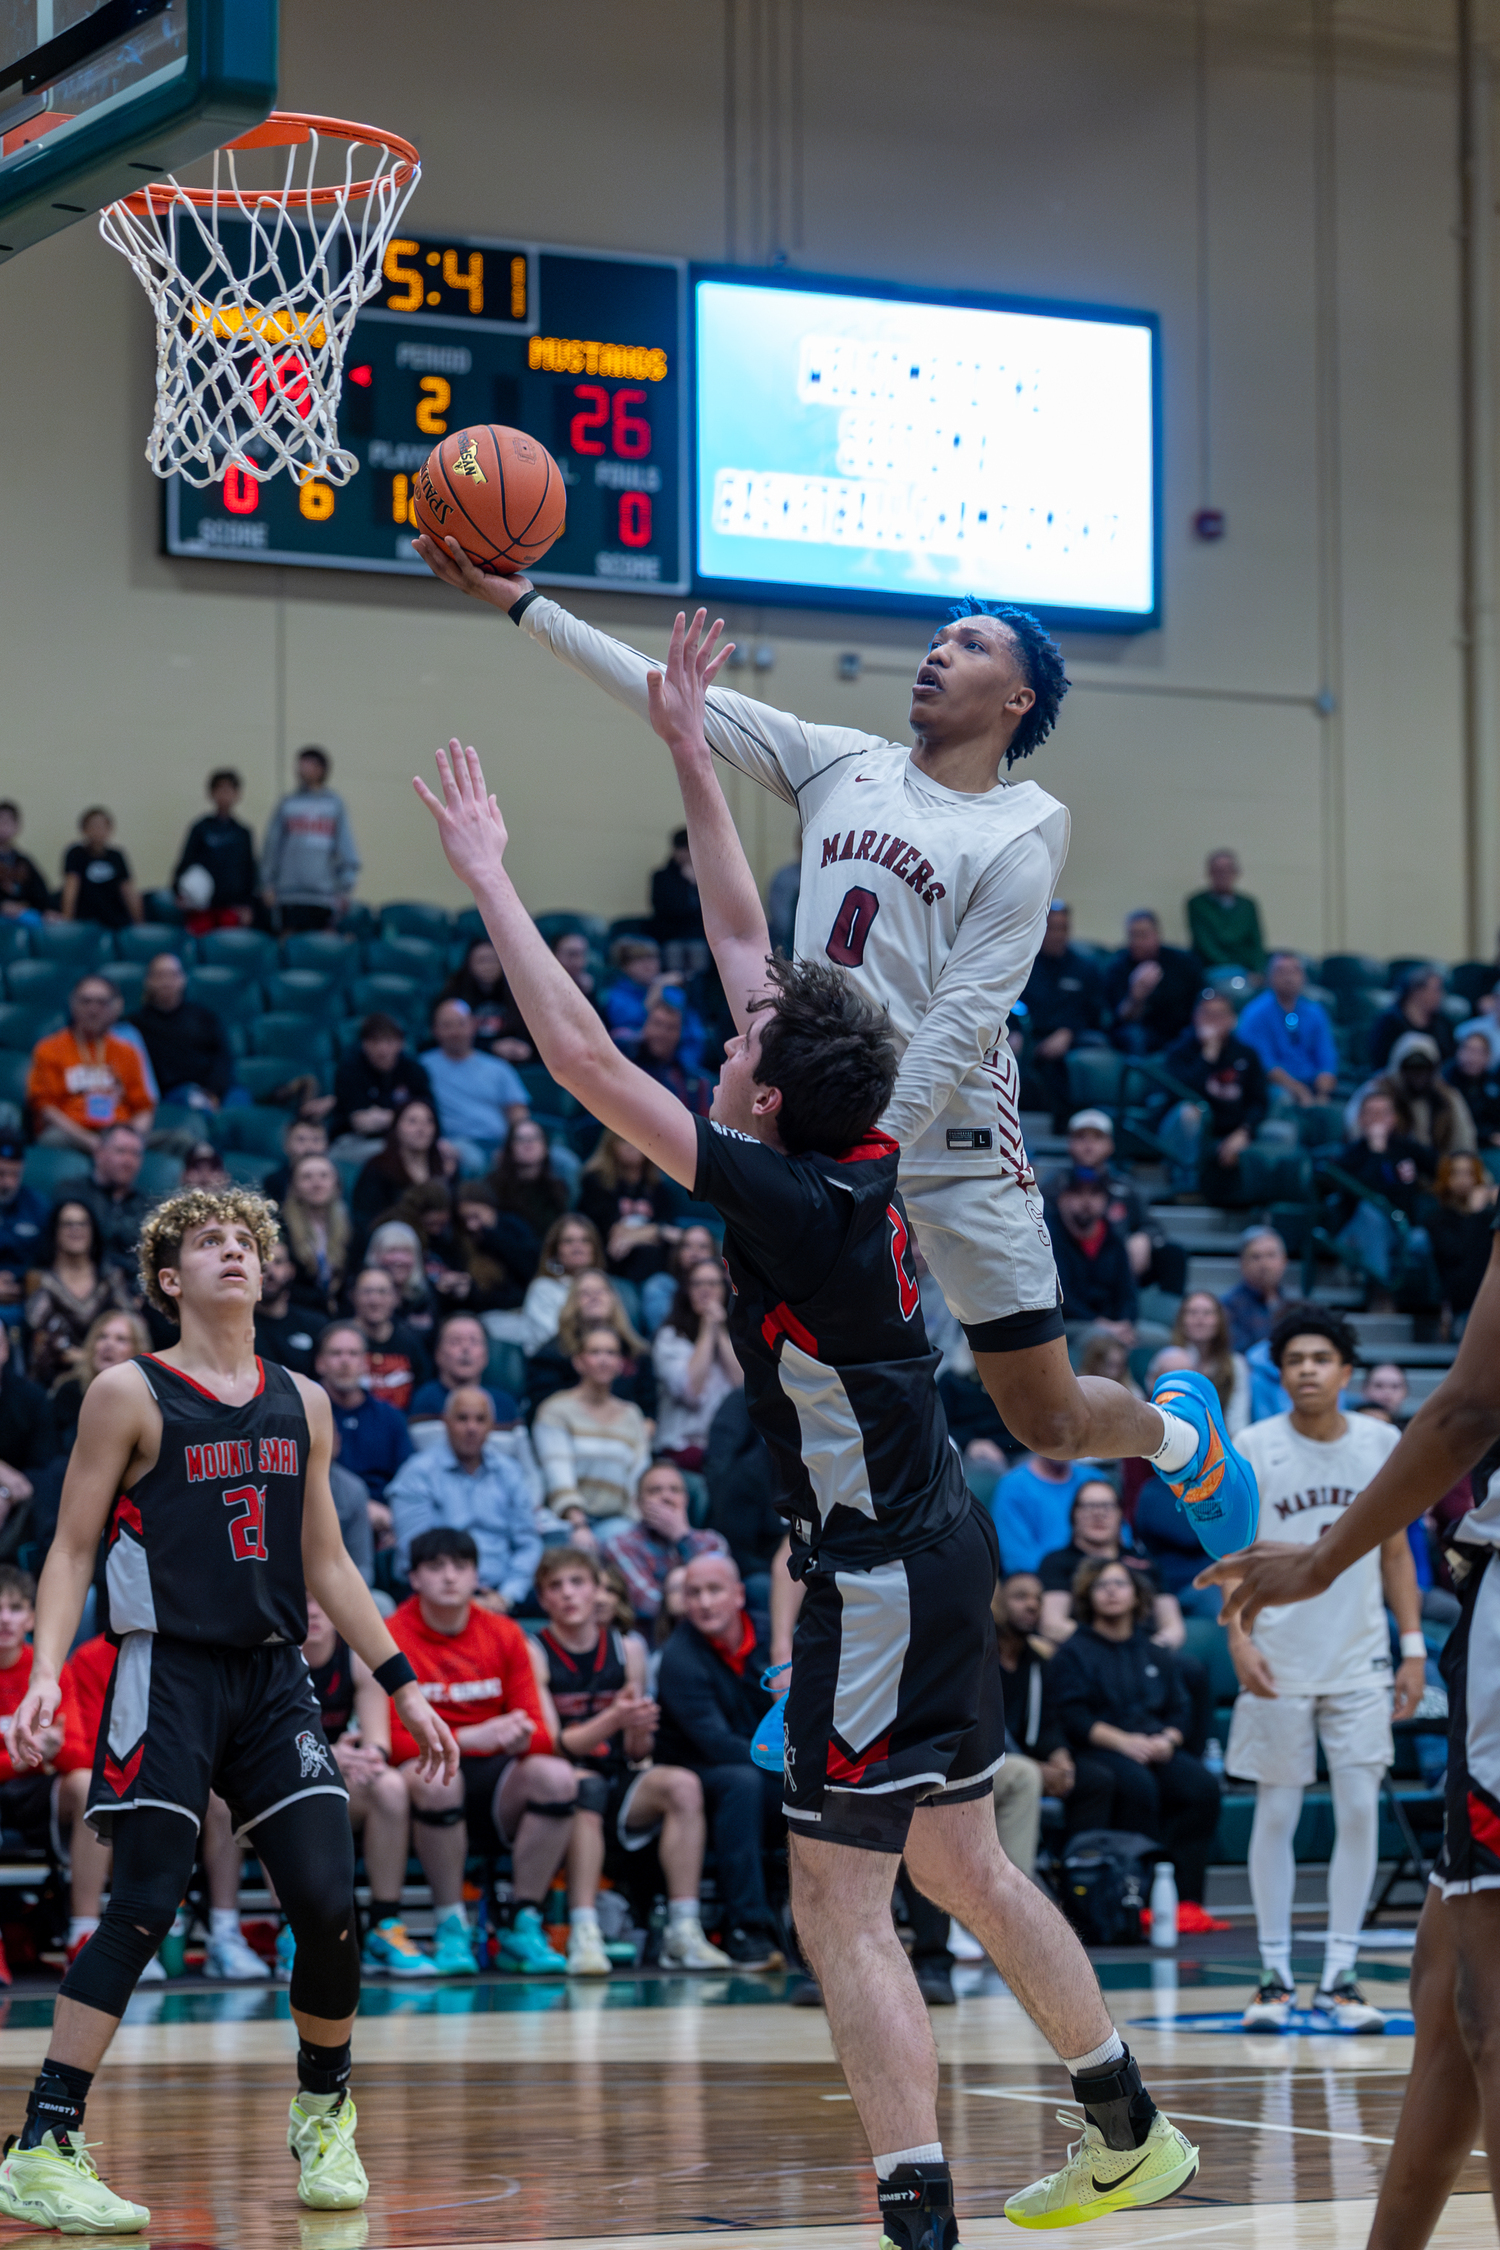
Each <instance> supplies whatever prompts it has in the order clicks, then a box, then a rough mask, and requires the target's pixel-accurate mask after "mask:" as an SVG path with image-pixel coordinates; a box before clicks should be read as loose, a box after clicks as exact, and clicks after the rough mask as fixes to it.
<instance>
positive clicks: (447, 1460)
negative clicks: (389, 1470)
mask: <svg viewBox="0 0 1500 2250" xmlns="http://www.w3.org/2000/svg"><path fill="white" fill-rule="evenodd" d="M494 1427H495V1409H494V1404H493V1401H492V1400H491V1398H490V1394H489V1392H488V1391H486V1390H483V1389H481V1387H480V1386H479V1384H477V1383H467V1384H460V1385H459V1386H458V1387H457V1388H455V1389H454V1390H451V1391H449V1393H448V1395H447V1398H446V1400H445V1402H444V1406H443V1436H442V1439H441V1440H440V1442H439V1443H438V1444H436V1445H428V1446H424V1447H423V1448H422V1450H421V1452H420V1453H414V1454H412V1456H411V1458H410V1459H409V1460H407V1461H404V1462H403V1463H402V1464H401V1467H400V1468H399V1469H398V1470H397V1472H396V1474H395V1476H394V1477H392V1479H391V1481H390V1483H389V1485H388V1486H387V1487H386V1495H385V1497H386V1501H387V1504H388V1506H389V1508H390V1511H391V1516H392V1522H393V1528H394V1531H395V1534H396V1569H397V1571H398V1573H399V1574H400V1575H401V1576H402V1577H403V1578H404V1577H405V1576H406V1574H407V1566H408V1562H409V1559H410V1555H411V1545H412V1541H413V1540H414V1539H416V1538H418V1537H419V1536H420V1535H421V1533H422V1532H424V1531H430V1530H432V1529H434V1528H435V1527H437V1526H444V1527H446V1528H447V1529H449V1530H454V1531H467V1532H468V1534H469V1536H470V1538H471V1539H472V1540H473V1541H474V1546H475V1550H476V1552H477V1555H478V1570H479V1582H478V1586H477V1588H476V1591H475V1594H474V1599H475V1600H476V1601H477V1602H480V1603H482V1604H483V1606H484V1607H485V1608H486V1609H495V1610H502V1611H503V1610H510V1609H515V1608H516V1607H517V1606H518V1605H519V1604H520V1603H521V1602H523V1601H524V1600H525V1599H526V1596H527V1595H528V1594H529V1593H530V1591H531V1581H532V1579H533V1578H534V1577H535V1575H536V1566H537V1564H538V1562H539V1561H540V1560H541V1553H542V1535H541V1533H540V1531H538V1529H537V1526H536V1509H535V1506H534V1505H533V1502H532V1498H531V1494H530V1493H529V1492H528V1490H527V1488H526V1484H525V1481H524V1479H523V1478H522V1476H521V1474H520V1471H519V1470H518V1469H517V1468H516V1466H515V1464H514V1462H512V1461H510V1460H507V1459H506V1457H505V1456H504V1455H503V1454H501V1453H498V1452H497V1453H495V1454H494V1455H491V1454H490V1453H488V1452H487V1450H486V1448H487V1446H488V1442H489V1439H490V1436H491V1434H492V1432H493V1430H494Z"/></svg>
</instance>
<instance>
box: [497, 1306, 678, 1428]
mask: <svg viewBox="0 0 1500 2250" xmlns="http://www.w3.org/2000/svg"><path fill="white" fill-rule="evenodd" d="M589 1328H612V1329H613V1330H614V1332H615V1334H616V1336H617V1337H618V1338H619V1342H620V1350H621V1352H622V1353H623V1355H624V1358H623V1362H622V1364H621V1368H620V1372H619V1374H618V1375H617V1376H616V1378H615V1384H614V1393H615V1397H616V1398H623V1399H628V1400H630V1401H631V1403H632V1404H633V1405H635V1406H638V1407H639V1408H640V1410H641V1412H642V1414H644V1415H645V1416H646V1419H647V1420H648V1421H653V1420H654V1418H655V1415H656V1372H655V1369H654V1368H653V1367H652V1364H651V1347H650V1345H649V1344H648V1343H647V1342H646V1339H645V1338H644V1336H642V1335H640V1334H639V1333H638V1332H637V1330H636V1327H635V1324H634V1322H633V1321H632V1320H631V1317H630V1314H629V1312H628V1311H627V1309H626V1305H625V1300H624V1298H623V1297H622V1296H621V1294H620V1291H619V1290H618V1289H616V1287H615V1285H614V1283H613V1282H612V1281H610V1280H608V1279H607V1277H606V1276H605V1275H604V1274H602V1273H594V1272H589V1273H581V1274H579V1275H578V1277H577V1279H576V1280H575V1281H574V1282H573V1285H572V1287H571V1288H570V1289H569V1291H568V1296H567V1301H566V1303H565V1304H564V1306H563V1309H562V1311H561V1312H560V1313H559V1314H558V1316H557V1334H556V1335H555V1336H554V1337H553V1338H552V1340H551V1342H550V1343H547V1344H543V1346H542V1348H541V1350H540V1351H537V1352H533V1353H532V1355H531V1357H530V1359H528V1361H527V1362H526V1397H527V1400H528V1401H529V1403H530V1405H531V1406H532V1408H533V1409H535V1408H536V1407H538V1406H540V1405H541V1403H542V1401H543V1399H548V1398H551V1397H552V1396H553V1394H554V1392H557V1391H560V1390H565V1389H566V1388H567V1387H568V1385H569V1384H570V1383H571V1382H572V1381H573V1378H574V1373H575V1370H574V1366H573V1360H574V1355H575V1354H576V1353H578V1352H580V1351H581V1350H582V1349H583V1337H584V1331H585V1330H586V1329H589Z"/></svg>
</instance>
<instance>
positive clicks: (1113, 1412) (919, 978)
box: [414, 534, 1253, 1554]
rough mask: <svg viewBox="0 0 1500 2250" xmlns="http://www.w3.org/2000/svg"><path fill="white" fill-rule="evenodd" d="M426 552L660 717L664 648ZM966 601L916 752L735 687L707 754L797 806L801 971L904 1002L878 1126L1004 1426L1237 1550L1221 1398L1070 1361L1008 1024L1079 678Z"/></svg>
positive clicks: (947, 631)
mask: <svg viewBox="0 0 1500 2250" xmlns="http://www.w3.org/2000/svg"><path fill="white" fill-rule="evenodd" d="M414 544H415V547H416V551H417V553H418V554H419V555H421V557H422V559H423V560H424V562H426V564H427V566H428V568H429V569H430V570H431V571H432V572H433V573H434V575H435V576H437V577H439V578H441V579H442V580H443V581H444V582H445V583H446V584H448V585H450V586H454V587H456V588H458V589H459V591H460V592H463V593H466V594H470V595H472V596H473V597H474V598H475V599H476V600H480V601H487V602H489V603H490V604H491V605H492V606H493V607H494V608H496V609H498V610H500V611H501V612H503V613H504V614H506V615H508V616H510V617H511V618H512V619H513V620H514V622H515V623H516V624H517V625H518V626H519V627H520V629H521V631H522V633H523V634H525V636H526V637H527V639H528V640H529V641H532V642H534V643H536V644H537V645H538V646H540V647H542V648H545V649H547V650H548V651H550V653H551V654H552V655H554V656H556V657H558V658H559V659H560V660H561V661H562V662H563V663H565V664H567V665H569V666H571V667H572V669H573V670H574V671H577V672H581V673H582V674H583V675H584V677H585V678H586V679H590V680H593V681H594V682H595V684H596V685H597V686H599V687H602V688H603V689H604V690H605V691H606V693H608V694H610V695H612V696H614V697H615V698H616V699H617V700H618V701H620V702H622V703H624V704H626V705H628V706H629V708H630V709H631V710H633V711H636V712H638V713H639V714H640V716H641V718H642V719H647V718H648V715H649V705H648V691H647V685H646V683H647V678H648V675H649V673H650V672H651V670H652V668H653V667H652V665H651V662H650V659H649V658H647V657H645V656H643V655H641V654H640V653H639V651H637V650H635V649H632V648H629V647H627V646H626V644H625V643H624V642H623V641H617V640H614V639H612V638H611V637H610V636H609V635H608V634H607V633H600V632H597V631H596V630H595V629H594V627H593V626H591V625H585V624H584V623H583V622H582V621H581V620H580V619H578V618H576V617H573V616H571V615H570V614H569V612H568V611H567V610H565V609H563V608H562V607H561V605H560V604H559V603H557V602H554V601H551V600H549V599H548V598H547V597H546V596H545V595H544V594H541V593H539V592H538V591H537V589H536V588H535V587H534V586H532V585H531V583H530V581H529V580H528V579H525V578H519V577H517V578H498V577H490V576H487V575H486V574H485V573H483V572H481V571H479V570H477V569H475V567H474V565H473V564H472V563H470V562H469V560H468V558H467V557H466V556H465V554H464V552H463V549H462V548H461V547H460V545H459V543H458V541H457V540H456V539H448V540H447V541H446V542H445V543H444V544H443V545H441V546H440V545H439V544H438V543H437V542H436V541H434V540H432V539H430V538H428V537H427V536H426V535H425V534H424V535H423V536H422V537H420V538H419V539H417V540H416V541H415V543H414ZM955 606H956V607H957V608H958V609H959V610H961V611H962V614H961V615H957V616H955V617H954V618H953V619H952V620H951V621H950V622H949V623H948V624H946V625H944V626H942V627H941V628H940V629H939V631H938V632H937V633H936V634H935V635H934V636H933V640H932V645H931V647H930V648H929V650H928V654H927V658H926V661H925V662H924V663H923V664H922V665H921V667H920V668H919V670H918V673H917V677H916V681H915V683H914V684H913V688H912V701H911V728H912V733H913V735H914V737H915V740H916V748H915V749H907V748H906V747H904V746H903V745H902V744H899V743H894V742H886V741H883V740H882V739H881V738H880V737H879V736H877V735H870V734H862V733H860V732H859V731H858V730H857V729H855V728H853V727H834V726H819V725H814V724H812V723H810V722H809V721H807V720H804V719H798V718H795V717H793V716H792V715H791V714H790V713H788V712H785V711H776V710H773V709H771V708H770V706H769V705H767V704H764V703H756V702H753V701H752V700H751V699H750V698H749V697H748V696H743V695H737V694H735V693H733V691H731V690H730V689H727V688H722V687H714V688H713V689H712V690H711V691H710V693H709V697H708V723H707V729H706V732H707V737H708V742H709V746H710V748H711V749H713V750H714V751H715V752H716V753H717V754H718V756H720V757H721V758H723V759H724V760H725V761H726V762H727V763H728V764H730V765H733V766H736V767H738V768H739V770H740V771H741V772H742V773H746V774H748V775H749V776H750V777H751V779H752V780H754V781H757V782H759V783H760V784H761V786H762V787H763V788H766V789H769V790H770V791H771V793H772V794H773V796H777V797H780V798H781V799H782V801H783V802H784V803H786V804H789V805H792V806H794V807H795V808H796V812H797V816H798V819H799V820H800V822H801V824H802V887H801V894H800V896H799V899H798V902H797V928H796V951H797V953H798V955H799V957H801V958H804V959H807V958H811V959H818V958H820V957H821V958H826V959H828V960H831V961H836V962H837V963H838V964H839V965H840V966H841V967H842V968H843V969H844V971H845V973H846V974H847V976H848V977H849V979H850V981H851V982H852V983H853V984H854V985H855V986H856V987H857V988H858V990H859V991H861V992H862V993H863V994H864V995H865V996H866V997H867V998H869V999H871V1000H872V1001H874V1003H875V1004H876V1005H877V1006H878V1007H883V1008H886V1009H887V1010H888V1011H889V1014H890V1021H891V1028H892V1030H893V1032H894V1034H895V1038H896V1045H897V1051H898V1053H899V1054H900V1057H901V1063H900V1070H899V1073H898V1075H897V1079H896V1091H895V1096H894V1098H893V1100H892V1103H891V1106H890V1108H889V1109H888V1110H887V1111H886V1113H885V1116H884V1117H883V1118H882V1120H881V1124H882V1127H883V1129H884V1130H885V1131H886V1132H887V1133H889V1134H890V1135H891V1137H892V1138H893V1139H894V1140H896V1141H898V1142H899V1143H900V1146H901V1170H900V1178H901V1192H902V1195H903V1197H904V1198H905V1202H906V1206H907V1210H908V1212H909V1214H910V1216H911V1217H912V1219H913V1220H914V1221H915V1223H916V1228H917V1233H918V1236H919V1238H920V1240H921V1244H922V1250H923V1254H924V1255H925V1257H926V1259H927V1262H928V1264H929V1265H930V1266H931V1268H932V1270H933V1273H934V1274H935V1275H936V1277H937V1280H938V1284H939V1286H940V1287H941V1289H942V1292H943V1295H944V1297H945V1299H946V1300H947V1303H948V1305H949V1307H950V1309H951V1310H952V1312H953V1313H954V1314H955V1315H956V1317H957V1318H958V1320H959V1321H960V1322H961V1323H962V1324H963V1328H964V1332H965V1334H966V1336H967V1337H968V1341H969V1345H970V1348H971V1349H972V1351H973V1353H974V1364H975V1367H976V1368H977V1370H978V1373H979V1375H980V1378H981V1380H982V1381H983V1383H984V1385H985V1388H986V1389H987V1390H988V1392H989V1394H990V1396H991V1398H992V1399H993V1400H994V1402H995V1405H996V1407H997V1409H998V1411H999V1414H1000V1417H1001V1420H1002V1421H1003V1422H1004V1424H1005V1426H1006V1428H1007V1429H1008V1430H1009V1431H1010V1432H1011V1434H1012V1435H1013V1436H1014V1437H1015V1438H1016V1439H1018V1440H1019V1441H1020V1443H1021V1444H1023V1445H1025V1446H1028V1447H1029V1448H1030V1449H1031V1450H1032V1451H1034V1452H1037V1453H1041V1454H1044V1455H1046V1456H1047V1457H1048V1458H1050V1459H1052V1460H1073V1459H1079V1458H1099V1459H1104V1460H1118V1459H1119V1458H1120V1457H1121V1456H1123V1455H1132V1454H1144V1455H1145V1456H1146V1457H1147V1459H1149V1460H1151V1461H1152V1462H1153V1463H1154V1465H1155V1466H1156V1468H1157V1469H1158V1471H1159V1473H1160V1474H1161V1475H1162V1476H1163V1477H1164V1478H1165V1479H1166V1480H1167V1481H1168V1482H1169V1483H1170V1484H1171V1486H1172V1489H1173V1490H1174V1491H1175V1492H1177V1494H1178V1495H1179V1497H1180V1498H1182V1499H1183V1500H1184V1501H1185V1502H1186V1503H1187V1505H1188V1513H1189V1517H1190V1520H1191V1521H1192V1522H1193V1524H1194V1527H1195V1529H1197V1530H1198V1531H1199V1533H1200V1536H1202V1537H1204V1539H1205V1544H1207V1545H1209V1546H1210V1549H1211V1551H1212V1552H1214V1553H1220V1554H1222V1553H1223V1552H1224V1551H1225V1549H1226V1547H1229V1546H1238V1545H1241V1544H1242V1543H1243V1540H1244V1538H1245V1537H1247V1536H1250V1535H1251V1530H1252V1526H1253V1517H1252V1518H1250V1519H1249V1521H1248V1522H1244V1528H1243V1529H1242V1530H1241V1531H1240V1533H1239V1536H1237V1537H1229V1538H1227V1539H1216V1538H1215V1537H1214V1536H1213V1535H1212V1532H1205V1531H1204V1528H1203V1520H1204V1519H1206V1520H1208V1521H1209V1522H1210V1523H1211V1524H1212V1526H1213V1530H1218V1529H1220V1528H1222V1527H1224V1526H1226V1525H1229V1524H1232V1523H1239V1522H1243V1521H1244V1517H1245V1511H1246V1506H1247V1498H1246V1496H1247V1494H1248V1488H1249V1479H1248V1478H1247V1477H1246V1476H1245V1475H1244V1473H1243V1471H1242V1469H1241V1468H1240V1466H1239V1464H1238V1463H1237V1461H1236V1460H1235V1457H1234V1456H1233V1454H1232V1453H1231V1452H1230V1450H1229V1441H1228V1435H1227V1432H1226V1431H1225V1430H1224V1428H1223V1423H1222V1418H1221V1417H1220V1416H1219V1414H1218V1410H1217V1404H1216V1400H1215V1394H1214V1393H1213V1391H1212V1387H1211V1386H1210V1385H1209V1384H1207V1383H1201V1384H1200V1383H1198V1382H1197V1381H1196V1379H1191V1378H1189V1379H1184V1380H1183V1381H1182V1382H1181V1383H1179V1384H1178V1386H1177V1391H1176V1395H1174V1397H1173V1398H1172V1400H1171V1402H1170V1403H1171V1405H1172V1408H1173V1411H1172V1412H1171V1413H1162V1412H1159V1411H1158V1409H1156V1408H1155V1407H1152V1406H1149V1405H1147V1404H1145V1402H1144V1401H1142V1400H1140V1399H1136V1398H1133V1397H1132V1396H1131V1394H1130V1393H1129V1392H1128V1391H1125V1390H1123V1389H1122V1388H1121V1387H1120V1385H1119V1384H1117V1383H1109V1382H1104V1381H1101V1380H1098V1379H1096V1378H1091V1377H1084V1378H1082V1379H1080V1378H1079V1377H1078V1376H1075V1375H1074V1373H1073V1370H1072V1368H1071V1367H1070V1365H1069V1362H1068V1354H1067V1346H1066V1343H1065V1340H1064V1334H1063V1316H1062V1308H1061V1304H1060V1292H1059V1289H1058V1282H1057V1270H1056V1267H1055V1266H1054V1264H1053V1261H1052V1244H1051V1241H1050V1239H1049V1237H1048V1233H1047V1226H1046V1221H1045V1219H1044V1217H1043V1215H1042V1202H1041V1196H1040V1194H1039V1192H1038V1190H1037V1184H1036V1177H1035V1174H1034V1173H1033V1172H1032V1169H1031V1166H1030V1164H1029V1162H1028V1161H1027V1157H1026V1152H1025V1149H1024V1147H1023V1146H1022V1142H1021V1127H1020V1119H1019V1114H1018V1110H1017V1103H1016V1095H1017V1073H1016V1064H1015V1057H1014V1056H1013V1054H1012V1053H1011V1050H1010V1046H1009V1044H1008V1042H1007V1039H1006V1020H1007V1018H1008V1016H1009V1013H1010V1010H1011V1008H1012V1007H1013V1006H1014V1004H1015V1002H1016V1000H1017V998H1018V997H1019V995H1020V992H1021V988H1022V986H1023V985H1024V984H1025V982H1026V980H1027V978H1028V976H1029V975H1030V974H1031V965H1032V962H1033V961H1034V960H1035V958H1036V954H1037V951H1038V948H1039V947H1040V945H1041V941H1042V936H1043V933H1044V931H1045V929H1046V926H1047V909H1048V907H1049V905H1050V904H1051V902H1052V899H1053V896H1054V895H1055V892H1056V888H1057V880H1058V877H1059V875H1060V874H1061V872H1062V865H1063V861H1064V859H1065V857H1066V855H1067V848H1068V827H1069V821H1068V814H1067V811H1066V809H1065V808H1064V807H1063V806H1062V805H1060V804H1059V803H1058V802H1057V801H1056V799H1055V798H1053V797H1049V796H1048V795H1047V793H1046V791H1045V790H1044V789H1042V788H1040V787H1039V786H1038V785H1037V783H1035V782H1034V781H1009V780H1002V779H1001V773H1002V769H1003V770H1004V771H1005V772H1007V773H1008V772H1009V770H1010V767H1011V766H1012V764H1013V762H1014V761H1015V760H1016V759H1017V758H1023V757H1026V756H1028V755H1029V754H1030V752H1031V751H1032V750H1033V749H1035V748H1036V747H1037V745H1038V744H1039V743H1041V742H1043V741H1045V739H1046V737H1047V735H1048V734H1049V733H1050V732H1051V729H1052V725H1053V721H1054V720H1055V718H1056V715H1057V709H1058V706H1059V704H1060V703H1061V701H1062V698H1063V696H1064V694H1065V693H1066V691H1067V686H1068V682H1067V678H1066V675H1065V674H1064V671H1063V667H1062V658H1061V655H1060V654H1059V652H1058V650H1057V648H1056V647H1055V646H1054V644H1053V643H1052V641H1051V640H1050V639H1049V638H1048V637H1047V635H1046V633H1045V632H1043V630H1042V628H1041V626H1040V625H1038V623H1037V622H1036V620H1035V618H1032V617H1029V616H1027V615H1026V613H1025V612H1024V611H1021V610H1014V609H1004V610H996V611H994V612H993V614H992V613H991V612H990V611H989V610H988V609H987V608H986V607H985V605H982V604H979V603H970V604H958V605H955ZM1250 1497H1252V1498H1253V1495H1251V1496H1250Z"/></svg>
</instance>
